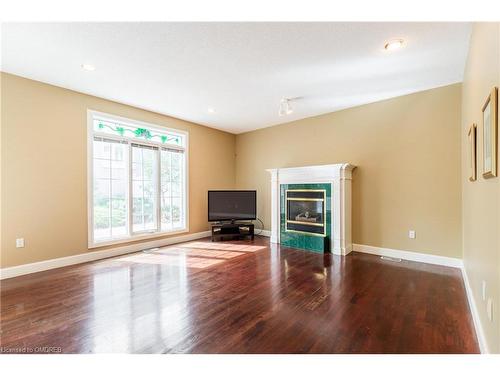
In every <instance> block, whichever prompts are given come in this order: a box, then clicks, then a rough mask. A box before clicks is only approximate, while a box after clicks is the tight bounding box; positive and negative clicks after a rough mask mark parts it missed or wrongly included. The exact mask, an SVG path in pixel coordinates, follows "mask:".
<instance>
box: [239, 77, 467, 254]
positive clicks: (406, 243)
mask: <svg viewBox="0 0 500 375" xmlns="http://www.w3.org/2000/svg"><path fill="white" fill-rule="evenodd" d="M460 91H461V85H460V84H456V85H451V86H446V87H442V88H438V89H434V90H429V91H424V92H420V93H417V94H412V95H407V96H403V97H399V98H396V99H390V100H386V101H382V102H378V103H374V104H368V105H363V106H360V107H356V108H351V109H347V110H343V111H339V112H335V113H330V114H327V115H322V116H318V117H313V118H307V119H304V120H299V121H295V122H292V123H288V124H284V125H278V126H274V127H271V128H266V129H262V130H257V131H253V132H249V133H245V134H242V135H238V136H237V137H236V154H237V156H236V184H237V187H239V188H255V189H257V190H258V215H259V217H260V218H262V220H263V221H264V223H265V227H266V228H267V229H269V228H270V209H269V206H270V176H269V175H268V173H266V171H265V169H266V168H279V167H294V166H305V165H317V164H329V163H339V162H350V163H352V164H354V165H356V166H358V168H357V169H355V171H354V176H353V240H354V242H355V243H358V244H365V245H372V246H379V247H387V248H393V249H404V250H410V251H418V252H423V253H431V254H437V255H443V256H449V257H458V258H461V257H462V243H461V225H462V223H461V207H460V206H461V204H460V203H461V184H460V97H461V96H460ZM409 229H414V230H416V232H417V238H416V239H414V240H410V239H408V230H409Z"/></svg>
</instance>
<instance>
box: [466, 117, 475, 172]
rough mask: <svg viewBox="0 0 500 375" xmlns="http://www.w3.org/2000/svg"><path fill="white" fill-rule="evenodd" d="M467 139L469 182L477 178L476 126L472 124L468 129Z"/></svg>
mask: <svg viewBox="0 0 500 375" xmlns="http://www.w3.org/2000/svg"><path fill="white" fill-rule="evenodd" d="M467 137H468V139H469V160H468V163H469V181H476V178H477V156H476V149H477V147H476V142H477V140H476V138H477V126H476V124H472V125H471V126H470V127H469V131H468V133H467Z"/></svg>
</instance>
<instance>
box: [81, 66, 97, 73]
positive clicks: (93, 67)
mask: <svg viewBox="0 0 500 375" xmlns="http://www.w3.org/2000/svg"><path fill="white" fill-rule="evenodd" d="M82 69H83V70H88V71H89V72H92V71H94V70H95V66H94V65H92V64H82Z"/></svg>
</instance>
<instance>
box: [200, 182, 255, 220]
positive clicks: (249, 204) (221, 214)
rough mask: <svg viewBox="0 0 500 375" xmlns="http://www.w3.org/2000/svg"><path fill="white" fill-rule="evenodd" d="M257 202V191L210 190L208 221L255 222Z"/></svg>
mask: <svg viewBox="0 0 500 375" xmlns="http://www.w3.org/2000/svg"><path fill="white" fill-rule="evenodd" d="M256 201H257V191H255V190H209V191H208V221H226V220H254V219H256V218H257V204H256Z"/></svg>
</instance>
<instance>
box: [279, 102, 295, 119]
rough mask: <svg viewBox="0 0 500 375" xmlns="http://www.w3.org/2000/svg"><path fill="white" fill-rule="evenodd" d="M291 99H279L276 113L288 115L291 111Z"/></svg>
mask: <svg viewBox="0 0 500 375" xmlns="http://www.w3.org/2000/svg"><path fill="white" fill-rule="evenodd" d="M291 101H292V99H288V98H283V99H281V102H280V110H279V112H278V115H280V116H286V115H290V114H292V113H293V108H292V104H291Z"/></svg>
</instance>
